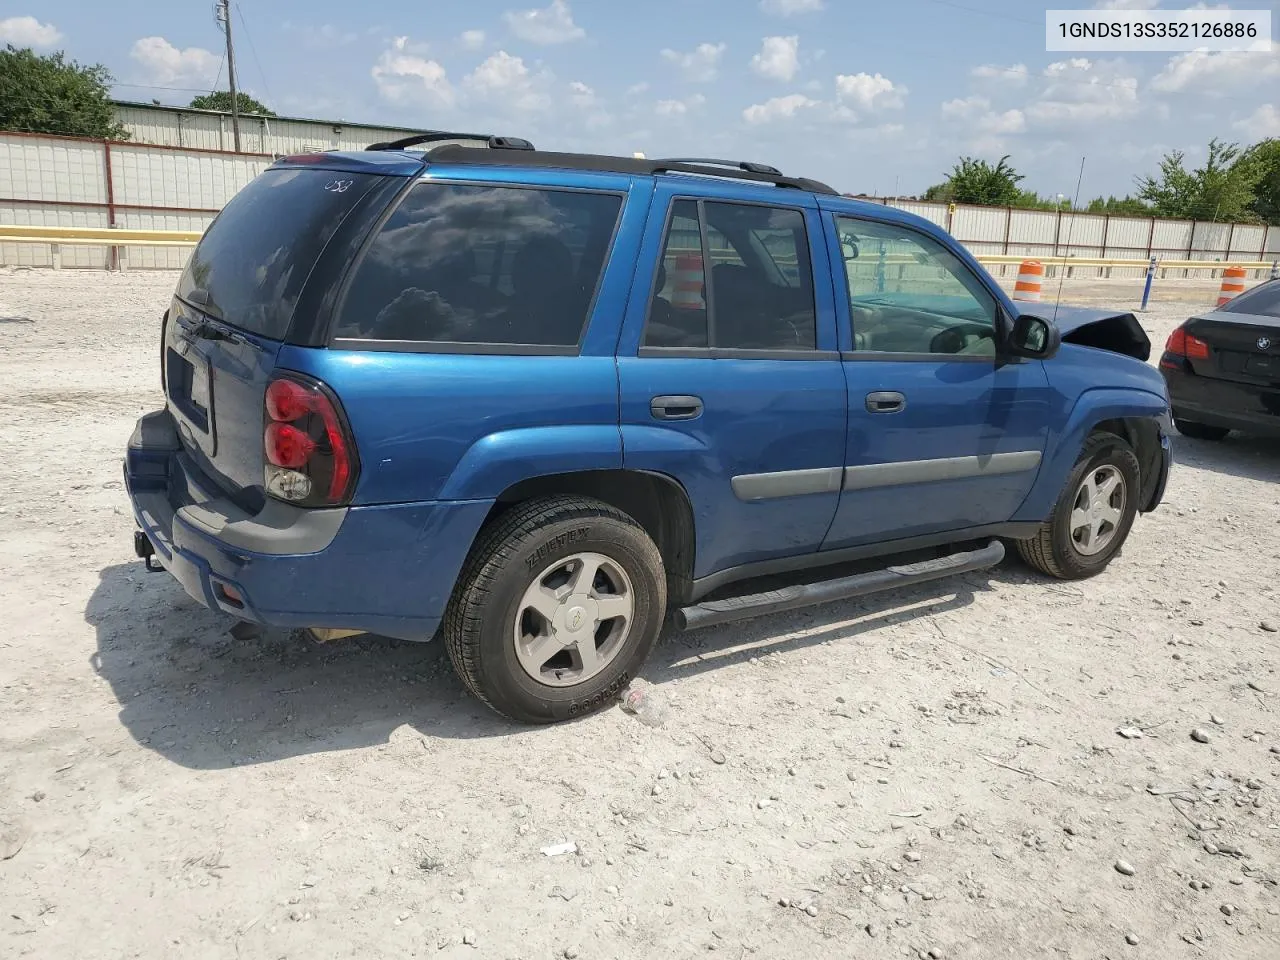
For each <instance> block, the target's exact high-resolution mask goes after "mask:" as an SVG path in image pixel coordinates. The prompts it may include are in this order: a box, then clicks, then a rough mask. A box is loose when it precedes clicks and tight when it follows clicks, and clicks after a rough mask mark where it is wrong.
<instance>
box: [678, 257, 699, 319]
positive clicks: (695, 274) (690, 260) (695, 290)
mask: <svg viewBox="0 0 1280 960" xmlns="http://www.w3.org/2000/svg"><path fill="white" fill-rule="evenodd" d="M673 279H674V281H675V290H674V291H673V292H672V296H671V305H672V306H673V307H675V308H676V309H677V310H701V309H702V307H703V300H702V283H703V280H702V256H701V255H700V254H696V253H682V254H680V256H678V257H676V270H675V277H674V278H673Z"/></svg>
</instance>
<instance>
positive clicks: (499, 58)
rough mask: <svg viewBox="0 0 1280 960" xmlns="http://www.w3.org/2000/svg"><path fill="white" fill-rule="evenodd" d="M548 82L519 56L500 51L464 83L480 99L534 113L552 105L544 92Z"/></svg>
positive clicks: (475, 70) (477, 68) (476, 69)
mask: <svg viewBox="0 0 1280 960" xmlns="http://www.w3.org/2000/svg"><path fill="white" fill-rule="evenodd" d="M547 79H548V78H547V77H545V76H539V75H535V74H533V73H532V72H531V71H530V70H529V68H528V67H527V66H526V65H525V62H524V60H523V59H521V58H520V57H513V56H512V55H511V54H509V53H507V51H505V50H499V51H498V52H497V53H495V54H494V55H493V56H491V57H489V58H488V59H487V60H485V61H484V62H483V63H481V64H480V66H478V67H476V68H475V69H474V70H473V71H471V73H470V74H468V75H467V77H466V79H465V80H464V81H463V83H464V84H466V86H467V89H468V90H469V91H471V92H473V93H475V94H476V95H477V96H479V97H480V98H482V99H487V100H490V101H492V102H494V103H498V104H501V105H502V106H505V107H511V108H514V109H515V110H517V111H536V110H545V109H546V108H547V107H549V106H550V105H551V98H550V96H549V95H548V93H547V91H546V89H545V81H546V80H547ZM583 86H584V88H585V84H584V85H583ZM587 89H589V88H587Z"/></svg>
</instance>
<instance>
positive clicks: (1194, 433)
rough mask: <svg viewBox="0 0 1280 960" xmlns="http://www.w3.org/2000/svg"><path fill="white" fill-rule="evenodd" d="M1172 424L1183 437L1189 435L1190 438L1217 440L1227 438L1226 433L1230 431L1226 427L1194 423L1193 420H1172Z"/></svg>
mask: <svg viewBox="0 0 1280 960" xmlns="http://www.w3.org/2000/svg"><path fill="white" fill-rule="evenodd" d="M1173 425H1174V426H1175V427H1177V428H1178V432H1179V433H1180V434H1182V435H1183V436H1184V437H1190V438H1191V439H1192V440H1208V441H1210V442H1215V443H1216V442H1217V441H1219V440H1225V439H1227V434H1228V433H1230V432H1231V431H1230V430H1228V429H1227V428H1226V427H1211V426H1210V425H1209V424H1207V423H1196V422H1195V421H1193V420H1174V421H1173Z"/></svg>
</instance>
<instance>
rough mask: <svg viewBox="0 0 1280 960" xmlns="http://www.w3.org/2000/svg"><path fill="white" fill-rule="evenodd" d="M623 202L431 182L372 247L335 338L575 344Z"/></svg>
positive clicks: (414, 193) (607, 196)
mask: <svg viewBox="0 0 1280 960" xmlns="http://www.w3.org/2000/svg"><path fill="white" fill-rule="evenodd" d="M621 208H622V197H621V196H620V195H618V194H611V193H594V192H589V191H584V190H558V189H550V188H539V187H498V186H488V185H479V184H475V185H473V184H447V183H433V182H431V181H423V182H421V183H419V184H417V185H416V186H414V188H413V189H412V190H411V191H410V192H409V193H408V195H406V197H405V198H404V200H403V202H402V203H401V204H400V206H399V207H398V208H397V209H396V210H395V211H394V212H393V213H392V214H391V216H390V217H389V218H388V219H387V221H386V223H385V225H384V226H383V227H382V229H381V230H380V231H379V233H378V234H377V236H375V237H374V239H373V240H372V242H371V243H370V244H369V247H368V249H367V251H366V252H365V254H364V257H363V259H362V260H361V262H360V264H359V265H358V266H357V267H356V270H355V274H354V276H353V277H352V280H351V284H350V286H349V288H348V290H347V293H346V296H345V298H344V302H343V305H342V307H341V308H340V311H339V316H338V323H337V327H336V329H335V335H336V337H337V339H338V340H339V341H340V342H341V341H356V342H358V341H369V340H377V341H384V342H385V341H398V342H404V343H406V345H408V344H412V343H451V344H479V345H486V346H499V345H517V344H520V345H526V346H531V347H544V348H548V349H551V350H561V351H568V350H572V349H574V348H576V347H577V344H578V342H579V339H580V337H581V336H582V332H583V328H584V327H585V325H586V320H587V317H588V316H589V314H590V312H591V307H592V303H593V301H594V299H595V293H596V288H597V286H598V285H599V282H600V277H601V274H602V273H603V271H604V265H605V260H606V258H607V256H608V253H609V246H610V243H611V242H612V240H613V234H614V228H615V227H616V225H617V222H618V214H619V211H620V210H621ZM356 342H353V343H349V344H347V345H351V346H357V345H358V343H356Z"/></svg>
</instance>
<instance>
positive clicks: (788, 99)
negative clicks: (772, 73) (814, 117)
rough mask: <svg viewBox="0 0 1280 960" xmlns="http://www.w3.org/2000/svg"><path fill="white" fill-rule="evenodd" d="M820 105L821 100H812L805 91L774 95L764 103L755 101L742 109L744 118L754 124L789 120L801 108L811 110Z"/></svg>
mask: <svg viewBox="0 0 1280 960" xmlns="http://www.w3.org/2000/svg"><path fill="white" fill-rule="evenodd" d="M818 105H819V101H817V100H812V99H810V98H809V97H806V96H805V95H804V94H803V93H793V94H790V95H789V96H785V97H774V98H773V99H771V100H766V101H765V102H764V103H753V104H752V105H751V106H749V107H747V109H745V110H743V111H742V119H743V120H745V121H747V123H752V124H761V123H772V122H774V121H777V120H789V119H791V118H792V117H794V116H795V115H796V114H797V113H799V112H800V111H801V110H811V109H812V108H814V107H816V106H818Z"/></svg>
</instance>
